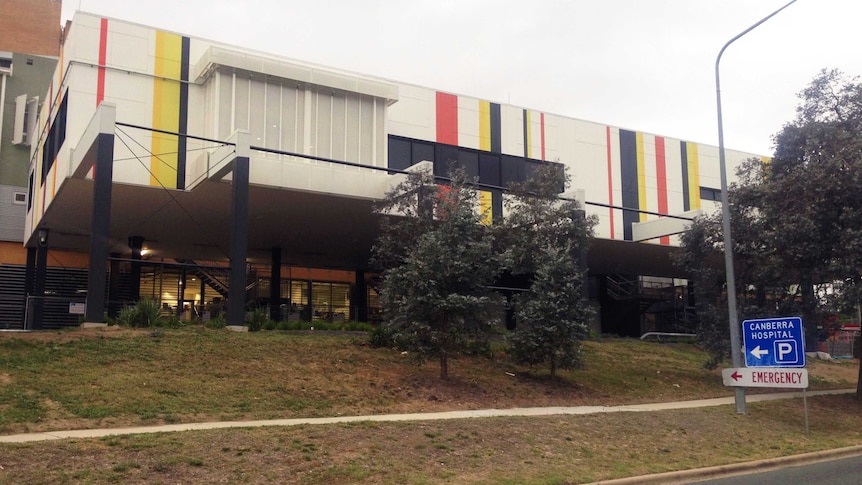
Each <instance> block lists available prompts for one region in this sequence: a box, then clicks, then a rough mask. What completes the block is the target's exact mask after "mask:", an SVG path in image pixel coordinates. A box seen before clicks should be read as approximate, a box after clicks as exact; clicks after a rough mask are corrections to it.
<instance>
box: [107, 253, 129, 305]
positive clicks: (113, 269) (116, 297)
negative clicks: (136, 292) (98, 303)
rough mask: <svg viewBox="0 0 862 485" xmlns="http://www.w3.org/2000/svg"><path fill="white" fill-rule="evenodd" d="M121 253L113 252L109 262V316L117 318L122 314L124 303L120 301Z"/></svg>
mask: <svg viewBox="0 0 862 485" xmlns="http://www.w3.org/2000/svg"><path fill="white" fill-rule="evenodd" d="M120 257H121V255H120V254H119V253H111V262H110V264H109V267H110V269H109V272H110V276H109V277H108V316H109V317H111V318H116V316H117V315H119V314H120V309H121V308H122V307H123V303H126V302H122V301H120V287H121V285H120V283H121V281H120V261H119V259H120Z"/></svg>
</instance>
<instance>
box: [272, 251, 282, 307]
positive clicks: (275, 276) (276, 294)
mask: <svg viewBox="0 0 862 485" xmlns="http://www.w3.org/2000/svg"><path fill="white" fill-rule="evenodd" d="M271 264H272V268H271V270H270V274H269V319H270V320H272V321H273V322H280V321H281V248H272V262H271Z"/></svg>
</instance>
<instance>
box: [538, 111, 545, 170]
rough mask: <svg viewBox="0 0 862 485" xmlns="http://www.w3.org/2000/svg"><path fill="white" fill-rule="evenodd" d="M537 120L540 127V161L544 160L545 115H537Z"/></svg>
mask: <svg viewBox="0 0 862 485" xmlns="http://www.w3.org/2000/svg"><path fill="white" fill-rule="evenodd" d="M539 120H540V121H541V126H542V160H544V159H545V113H541V114H539Z"/></svg>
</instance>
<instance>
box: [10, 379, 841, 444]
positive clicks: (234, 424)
mask: <svg viewBox="0 0 862 485" xmlns="http://www.w3.org/2000/svg"><path fill="white" fill-rule="evenodd" d="M854 392H856V390H855V389H840V390H832V391H812V392H808V393H807V395H808V396H825V395H833V394H849V393H854ZM799 397H802V392H782V393H773V394H754V395H748V396H746V402H761V401H774V400H776V399H792V398H799ZM733 403H734V398H733V397H720V398H715V399H700V400H696V401H679V402H661V403H649V404H630V405H622V406H573V407H541V408H511V409H476V410H467V411H444V412H438V413H414V414H373V415H368V416H336V417H331V418H293V419H268V420H259V421H218V422H209V423H185V424H165V425H160V426H136V427H129V428H107V429H76V430H68V431H46V432H42V433H23V434H13V435H5V436H0V443H27V442H33V441H49V440H62V439H69V438H102V437H104V436H116V435H130V434H142V433H173V432H178V431H198V430H206V429H223V428H258V427H262V426H297V425H307V424H311V425H314V424H339V423H354V422H359V421H380V422H386V421H434V420H441V419H467V418H495V417H502V416H552V415H566V414H568V415H578V414H597V413H637V412H648V411H667V410H672V409H691V408H703V407H710V406H725V405H730V404H733Z"/></svg>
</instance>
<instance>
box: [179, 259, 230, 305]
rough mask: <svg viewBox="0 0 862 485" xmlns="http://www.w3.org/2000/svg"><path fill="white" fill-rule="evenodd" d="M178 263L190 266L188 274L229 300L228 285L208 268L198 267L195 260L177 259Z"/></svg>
mask: <svg viewBox="0 0 862 485" xmlns="http://www.w3.org/2000/svg"><path fill="white" fill-rule="evenodd" d="M176 261H177V262H178V263H180V264H184V265H188V268H187V269H186V272H187V273H188V274H193V275H195V276H197V277H198V278H200V279H201V281H203V282H204V283H206V284H207V285H209V287H210V288H212V289H214V290H215V291H216V292H218V294H219V295H221V296H222V298H227V293H228V285H227V284H226V283H225V282H223V281H222V280H220V279H219V278H218V277H217V276H216V275H214V274H212V273H211V272H210V271H208V270H207V269H206V268H202V267H200V266H197V263H196V262H195V260H193V259H177V260H176Z"/></svg>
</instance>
